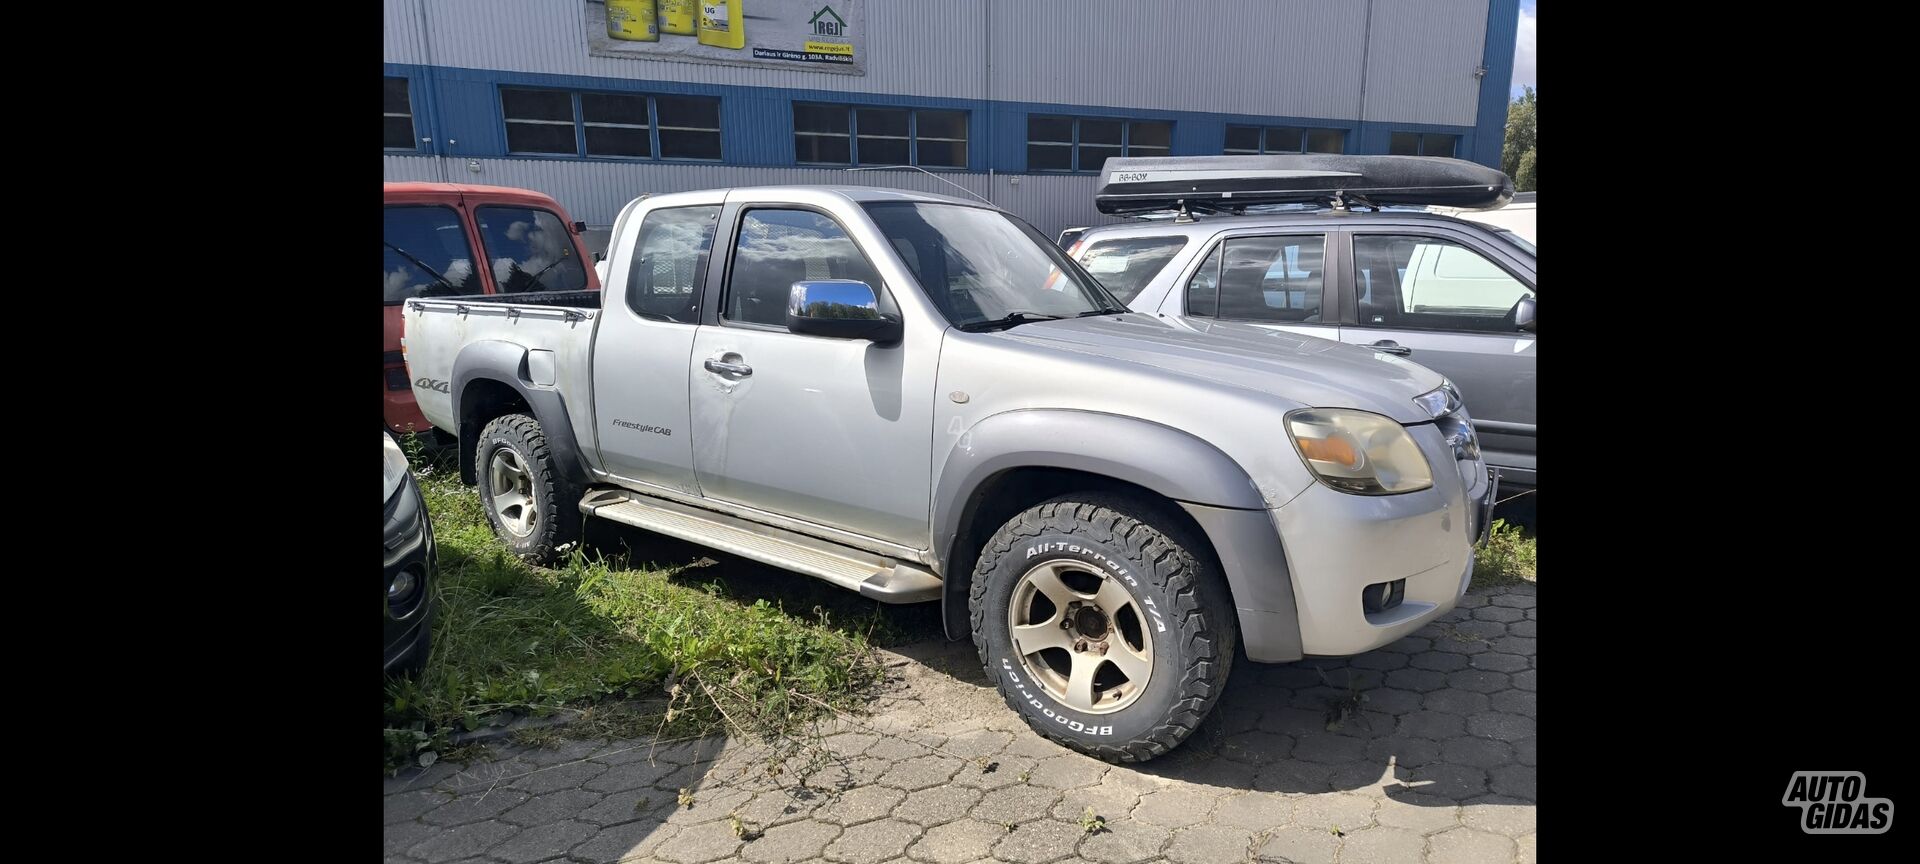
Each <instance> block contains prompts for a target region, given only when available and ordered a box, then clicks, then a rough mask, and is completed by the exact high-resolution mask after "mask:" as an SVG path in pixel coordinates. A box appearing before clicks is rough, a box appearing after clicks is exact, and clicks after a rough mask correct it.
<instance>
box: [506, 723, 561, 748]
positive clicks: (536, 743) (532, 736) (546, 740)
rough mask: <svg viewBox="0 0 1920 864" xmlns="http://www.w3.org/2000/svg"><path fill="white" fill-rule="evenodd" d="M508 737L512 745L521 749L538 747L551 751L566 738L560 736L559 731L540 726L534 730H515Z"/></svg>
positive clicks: (550, 727)
mask: <svg viewBox="0 0 1920 864" xmlns="http://www.w3.org/2000/svg"><path fill="white" fill-rule="evenodd" d="M509 737H510V738H512V739H513V743H515V744H518V745H520V746H522V747H538V748H540V749H542V750H552V749H554V748H556V747H559V746H560V742H562V741H565V740H566V736H565V735H562V734H560V730H559V729H557V728H555V727H552V726H542V727H539V728H535V729H516V730H514V732H513V734H512V735H511V736H509Z"/></svg>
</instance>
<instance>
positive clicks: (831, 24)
mask: <svg viewBox="0 0 1920 864" xmlns="http://www.w3.org/2000/svg"><path fill="white" fill-rule="evenodd" d="M807 23H809V24H812V25H813V35H815V36H845V35H847V22H846V19H844V18H841V17H840V13H838V12H835V11H833V7H832V6H822V7H820V11H818V12H815V13H813V17H812V18H809V19H807Z"/></svg>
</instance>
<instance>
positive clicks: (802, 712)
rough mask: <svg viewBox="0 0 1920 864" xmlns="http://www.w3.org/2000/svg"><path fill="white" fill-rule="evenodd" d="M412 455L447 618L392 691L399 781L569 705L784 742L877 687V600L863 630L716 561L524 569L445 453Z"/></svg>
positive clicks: (392, 757) (392, 744) (392, 758)
mask: <svg viewBox="0 0 1920 864" xmlns="http://www.w3.org/2000/svg"><path fill="white" fill-rule="evenodd" d="M409 450H410V451H411V453H412V454H413V455H414V456H415V458H414V469H415V476H416V479H417V480H418V481H419V483H420V487H421V491H422V492H423V493H424V495H425V497H426V501H427V509H428V512H429V513H431V514H432V518H433V528H434V534H435V537H436V539H437V540H438V543H439V575H438V579H437V580H436V584H435V589H434V590H435V594H436V597H435V601H436V603H437V604H438V606H437V609H436V615H437V618H436V620H435V622H434V636H433V641H434V645H433V654H432V657H431V659H430V660H429V662H428V664H427V667H426V669H425V670H424V671H423V672H422V673H421V674H420V675H419V676H418V677H417V678H411V679H403V680H396V681H392V682H390V683H389V684H388V686H387V688H386V705H385V714H386V726H387V730H386V764H387V767H388V769H389V770H392V769H395V768H397V767H399V766H401V765H405V764H414V763H419V762H423V761H425V762H430V761H432V760H434V759H437V758H439V755H440V754H441V753H444V752H447V749H448V748H447V745H448V744H449V743H450V740H449V739H450V737H451V735H452V734H453V733H455V732H459V731H463V730H474V729H480V728H483V727H487V726H491V725H500V724H503V723H505V722H507V721H509V720H511V719H513V718H515V717H519V716H524V715H528V714H532V715H542V714H547V713H550V712H552V711H553V710H554V709H558V708H563V707H565V708H581V707H590V706H596V705H597V706H598V707H591V710H590V715H593V712H598V714H597V715H593V716H597V717H598V721H599V722H589V723H575V724H571V725H573V726H577V727H579V729H577V730H575V731H578V732H585V733H588V734H596V733H597V734H611V733H615V732H629V733H631V732H637V731H640V727H641V726H642V725H643V724H642V723H641V722H639V721H637V720H635V719H634V716H633V715H631V714H630V713H622V712H621V711H620V710H618V709H617V708H616V707H614V706H612V705H610V704H607V703H610V702H612V701H615V700H627V699H633V698H637V697H642V696H657V695H660V694H665V695H666V696H667V697H668V699H667V701H666V703H665V704H666V709H665V713H664V715H662V714H659V713H655V714H653V715H649V717H648V720H647V725H651V726H652V728H650V729H647V730H645V731H648V732H654V731H666V732H669V733H671V734H699V733H705V732H711V731H716V730H717V729H719V728H720V727H721V725H722V724H725V725H727V726H730V727H733V731H736V732H755V733H764V734H779V733H780V732H781V731H782V730H785V729H789V728H792V727H793V726H794V725H795V724H797V723H803V722H805V721H807V720H810V719H812V718H813V717H815V716H816V715H818V714H819V713H821V712H823V711H827V710H828V708H829V707H831V708H835V709H852V708H857V707H858V706H859V705H861V704H862V703H863V702H864V699H863V694H864V693H865V692H866V691H867V690H868V689H869V688H870V687H871V686H872V685H873V684H875V683H877V682H878V681H879V680H880V677H881V672H880V668H879V665H878V663H877V662H876V659H875V657H874V653H873V650H872V647H871V641H870V638H869V634H868V631H869V630H871V629H873V626H872V624H877V623H878V622H879V621H880V620H883V619H881V618H880V616H879V615H878V614H877V612H876V611H875V610H873V609H872V608H871V606H872V603H871V601H862V602H865V603H866V604H867V606H868V607H869V608H868V609H866V610H863V611H864V612H865V617H867V618H869V619H871V621H872V624H869V626H868V627H867V628H866V629H862V628H861V623H862V622H861V621H859V620H854V621H845V620H843V621H840V622H836V621H835V620H834V617H833V614H832V612H831V611H830V610H829V609H827V608H823V607H815V608H813V609H812V610H811V611H810V613H808V614H792V613H789V612H788V611H787V610H786V609H785V608H783V605H782V603H781V602H780V598H777V597H776V598H774V599H772V600H771V601H770V600H769V599H768V598H767V597H759V598H755V599H751V600H749V599H746V598H742V597H739V596H735V594H734V592H731V591H730V590H729V588H728V584H727V580H726V579H725V578H723V577H719V576H715V575H713V574H712V573H711V571H710V568H709V567H708V566H707V565H711V564H712V563H713V562H712V561H710V560H706V559H700V560H695V561H692V562H689V563H686V564H681V565H675V566H666V567H660V566H636V565H635V564H633V563H632V562H631V561H630V560H628V559H627V557H626V556H625V555H605V554H599V553H594V554H588V553H582V552H577V551H576V552H575V554H574V555H573V557H572V559H571V560H569V561H567V562H566V563H565V564H564V565H563V566H560V567H557V568H552V569H548V568H541V567H533V566H529V565H527V564H524V563H522V562H520V561H519V560H518V559H516V558H514V557H513V556H512V555H511V554H509V553H508V552H507V550H506V548H505V547H504V546H503V545H501V544H500V542H499V541H498V540H497V539H496V538H495V537H494V536H493V532H492V530H491V529H490V528H489V527H488V525H487V521H486V518H485V516H484V515H483V514H482V511H481V504H480V500H479V496H478V495H477V494H476V492H475V491H474V490H473V489H471V488H468V487H466V486H464V485H462V484H461V483H460V481H459V478H458V472H457V471H456V470H454V469H453V467H452V466H451V465H449V464H447V462H446V461H445V457H444V456H442V457H441V458H438V459H436V458H434V457H433V456H430V455H428V454H425V453H421V452H420V451H419V450H418V449H417V447H409ZM703 577H705V578H703ZM802 596H804V594H803V595H802Z"/></svg>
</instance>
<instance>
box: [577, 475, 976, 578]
mask: <svg viewBox="0 0 1920 864" xmlns="http://www.w3.org/2000/svg"><path fill="white" fill-rule="evenodd" d="M580 512H582V513H585V514H587V515H588V516H598V517H600V518H602V519H610V520H613V521H615V522H619V523H621V524H623V525H632V526H633V527H635V528H644V529H646V530H648V531H652V532H654V533H657V534H665V535H667V536H668V537H678V538H680V539H681V540H686V541H688V542H690V543H698V544H700V545H702V546H711V547H713V548H715V549H718V550H720V551H722V552H730V553H732V554H735V555H738V556H740V557H742V558H751V559H753V560H755V561H758V562H760V563H762V564H768V565H771V566H774V567H780V568H783V569H786V570H792V571H794V572H797V573H805V574H807V575H808V576H813V577H815V578H818V579H825V580H826V581H828V582H832V583H833V584H835V585H838V586H840V587H842V588H845V589H847V590H849V591H858V592H859V593H860V594H861V595H862V596H865V597H871V598H873V599H875V600H878V601H880V602H882V603H922V602H925V601H928V600H938V599H940V577H938V576H935V575H934V574H933V573H932V572H931V571H929V570H926V569H925V568H922V567H920V566H919V565H916V564H908V563H906V562H903V561H896V560H894V559H892V558H888V557H885V556H883V555H876V554H874V553H872V552H867V551H864V550H860V549H854V548H852V547H850V546H842V545H840V544H838V543H834V542H832V541H828V540H821V539H819V538H817V537H808V536H806V535H804V534H796V533H794V532H792V531H786V530H782V529H779V528H774V527H772V526H769V525H761V524H759V523H757V522H749V521H747V520H745V519H738V518H735V517H732V516H728V515H726V514H724V513H715V512H713V511H710V510H702V509H700V508H698V507H689V506H686V505H684V504H678V503H675V502H672V501H667V500H664V499H660V498H652V497H649V496H646V495H641V494H639V493H636V492H630V491H628V490H625V489H596V490H594V491H591V492H588V493H587V495H586V497H585V498H582V499H581V500H580Z"/></svg>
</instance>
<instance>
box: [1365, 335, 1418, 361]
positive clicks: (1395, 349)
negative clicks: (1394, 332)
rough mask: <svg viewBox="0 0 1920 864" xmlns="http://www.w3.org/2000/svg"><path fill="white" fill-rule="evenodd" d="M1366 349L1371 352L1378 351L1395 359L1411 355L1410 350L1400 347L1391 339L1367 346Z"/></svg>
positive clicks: (1411, 350) (1411, 351)
mask: <svg viewBox="0 0 1920 864" xmlns="http://www.w3.org/2000/svg"><path fill="white" fill-rule="evenodd" d="M1367 347H1368V348H1372V349H1373V350H1375V351H1378V352H1380V353H1382V354H1392V355H1393V356H1395V357H1405V356H1407V355H1409V354H1412V353H1413V349H1412V348H1408V347H1406V346H1404V345H1401V344H1400V343H1398V342H1395V341H1393V340H1392V339H1382V340H1380V341H1378V342H1375V343H1373V344H1372V345H1368V346H1367Z"/></svg>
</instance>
